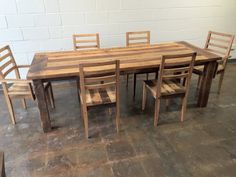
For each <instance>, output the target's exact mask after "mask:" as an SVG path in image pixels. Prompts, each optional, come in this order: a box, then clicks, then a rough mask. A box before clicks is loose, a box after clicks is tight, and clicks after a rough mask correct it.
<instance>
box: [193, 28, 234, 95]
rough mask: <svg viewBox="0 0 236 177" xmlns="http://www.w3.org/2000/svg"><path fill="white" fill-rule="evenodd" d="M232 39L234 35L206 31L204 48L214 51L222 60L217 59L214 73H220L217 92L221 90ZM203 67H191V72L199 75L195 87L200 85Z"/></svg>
mask: <svg viewBox="0 0 236 177" xmlns="http://www.w3.org/2000/svg"><path fill="white" fill-rule="evenodd" d="M233 41H234V35H231V34H225V33H219V32H213V31H209V32H208V37H207V40H206V44H205V47H204V48H205V49H206V50H208V51H209V52H211V53H215V54H217V55H219V56H221V57H222V58H223V59H222V61H219V63H218V67H217V71H216V74H219V75H220V80H219V84H218V94H219V93H220V90H221V86H222V82H223V78H224V73H225V69H226V64H227V61H228V58H230V51H231V48H232V44H233ZM203 69H204V66H203V65H202V66H196V67H194V69H193V73H195V74H197V75H199V78H198V84H197V89H198V88H199V86H200V82H201V78H202V75H203Z"/></svg>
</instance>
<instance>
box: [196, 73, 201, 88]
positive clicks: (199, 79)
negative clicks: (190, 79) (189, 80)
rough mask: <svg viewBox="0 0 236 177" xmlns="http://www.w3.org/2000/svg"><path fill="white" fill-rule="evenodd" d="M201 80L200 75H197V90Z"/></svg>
mask: <svg viewBox="0 0 236 177" xmlns="http://www.w3.org/2000/svg"><path fill="white" fill-rule="evenodd" d="M201 80H202V76H201V75H199V77H198V81H197V90H199V88H200V84H201Z"/></svg>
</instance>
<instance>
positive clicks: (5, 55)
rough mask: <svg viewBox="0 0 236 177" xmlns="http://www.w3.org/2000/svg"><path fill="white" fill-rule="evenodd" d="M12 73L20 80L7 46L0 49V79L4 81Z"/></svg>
mask: <svg viewBox="0 0 236 177" xmlns="http://www.w3.org/2000/svg"><path fill="white" fill-rule="evenodd" d="M12 71H15V76H16V78H17V79H20V73H19V70H18V68H17V65H16V62H15V59H14V57H13V54H12V51H11V49H10V47H9V45H7V46H5V47H3V48H1V49H0V79H5V78H6V77H7V76H8V75H9V74H10V73H11V72H12Z"/></svg>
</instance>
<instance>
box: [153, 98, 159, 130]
mask: <svg viewBox="0 0 236 177" xmlns="http://www.w3.org/2000/svg"><path fill="white" fill-rule="evenodd" d="M160 103H161V100H160V98H156V100H155V113H154V127H157V123H158V118H159V112H160Z"/></svg>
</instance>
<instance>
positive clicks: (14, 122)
mask: <svg viewBox="0 0 236 177" xmlns="http://www.w3.org/2000/svg"><path fill="white" fill-rule="evenodd" d="M5 98H6V102H7V107H8V110H9V113H10V116H11V122H12V124H14V125H15V124H16V118H15V113H14V110H13V105H12V101H11V99H10V98H9V97H8V96H5Z"/></svg>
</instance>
